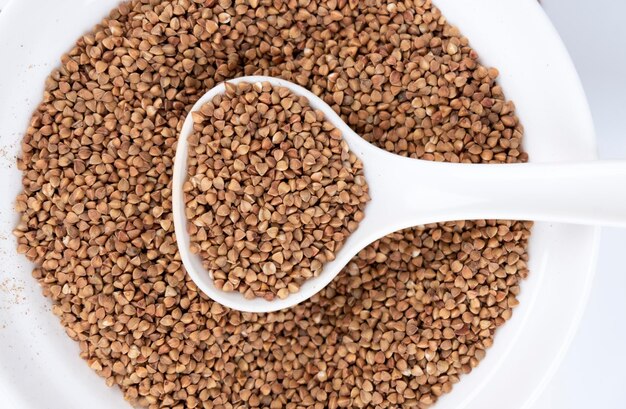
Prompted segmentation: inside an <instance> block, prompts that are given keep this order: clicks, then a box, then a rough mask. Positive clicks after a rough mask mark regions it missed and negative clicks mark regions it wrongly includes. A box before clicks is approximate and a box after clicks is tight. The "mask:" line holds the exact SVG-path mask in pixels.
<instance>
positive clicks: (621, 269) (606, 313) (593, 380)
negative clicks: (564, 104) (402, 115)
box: [0, 0, 626, 409]
mask: <svg viewBox="0 0 626 409" xmlns="http://www.w3.org/2000/svg"><path fill="white" fill-rule="evenodd" d="M8 1H9V0H0V8H2V6H3V5H4V4H6V3H7V2H8ZM517 1H521V0H517ZM543 4H544V7H545V9H546V12H547V13H548V15H549V16H550V18H551V19H552V21H553V23H554V25H555V26H556V28H557V30H558V31H559V33H560V34H561V36H562V38H563V40H564V42H565V44H566V46H567V48H568V50H569V52H570V54H571V55H572V58H573V60H574V63H575V65H576V68H577V69H578V72H579V74H580V76H581V79H582V82H583V85H584V87H585V91H586V92H587V96H588V98H589V103H590V105H591V110H592V113H593V116H594V121H595V124H596V131H597V134H598V151H599V154H600V157H601V158H603V159H626V127H625V126H624V121H625V120H626V1H624V0H595V1H594V2H590V1H589V0H543ZM555 103H558V101H555ZM616 188H626V186H619V187H618V186H616ZM625 254H626V230H623V229H604V230H603V232H602V243H601V248H600V254H599V262H598V271H597V276H596V280H595V282H594V287H593V290H592V293H591V298H590V301H589V304H588V307H587V310H586V312H585V315H584V317H583V321H582V324H581V326H580V329H579V331H578V333H577V335H576V337H575V339H574V342H573V344H572V346H571V347H570V349H569V351H568V353H567V356H566V357H565V360H564V362H563V364H562V365H561V367H560V368H559V370H558V372H557V374H556V375H555V377H554V379H553V380H552V381H551V383H550V385H549V386H548V387H547V388H546V390H545V392H544V393H543V394H542V395H541V397H540V398H539V400H538V401H537V402H536V403H535V405H533V406H532V408H529V409H583V408H584V409H587V408H598V409H624V408H625V407H626V369H625V368H626V318H625V317H624V313H626V261H625V260H626V259H625V258H624V255H625ZM520 376H533V374H523V373H520ZM511 382H515V380H514V379H511Z"/></svg>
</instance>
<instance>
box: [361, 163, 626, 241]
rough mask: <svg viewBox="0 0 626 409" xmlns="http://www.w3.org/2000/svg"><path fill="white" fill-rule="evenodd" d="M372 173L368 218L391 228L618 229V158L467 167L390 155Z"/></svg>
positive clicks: (621, 205)
mask: <svg viewBox="0 0 626 409" xmlns="http://www.w3.org/2000/svg"><path fill="white" fill-rule="evenodd" d="M374 173H376V172H374ZM366 176H367V177H368V180H369V175H366ZM378 177H380V178H381V179H385V180H384V181H383V180H376V182H375V183H374V184H370V186H373V187H374V190H373V191H372V192H371V194H372V198H373V199H374V200H373V201H372V205H373V206H372V209H371V212H370V214H368V217H370V215H371V216H374V214H372V213H378V217H379V220H381V222H382V220H384V222H385V223H387V224H388V225H389V226H390V228H392V229H393V230H396V229H398V228H404V227H409V226H415V225H420V224H426V223H432V222H443V221H453V220H472V219H511V220H534V221H547V222H564V223H575V224H590V225H604V226H619V227H626V161H597V162H583V163H561V164H537V163H525V164H504V165H469V164H450V163H435V162H426V161H419V160H412V159H404V158H403V160H399V158H398V159H395V160H393V164H391V163H390V167H389V169H388V171H385V172H378V175H376V176H374V178H378ZM381 182H382V183H381ZM375 195H381V196H380V197H385V198H386V199H385V200H381V201H377V200H375ZM383 195H384V196H383ZM368 210H369V209H368ZM403 220H404V222H403ZM393 230H391V231H393Z"/></svg>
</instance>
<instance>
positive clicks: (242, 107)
mask: <svg viewBox="0 0 626 409" xmlns="http://www.w3.org/2000/svg"><path fill="white" fill-rule="evenodd" d="M192 117H193V121H194V129H193V133H192V134H191V136H190V137H189V139H188V144H189V148H188V150H189V158H188V160H187V181H186V182H185V184H184V186H183V191H184V200H185V213H186V217H187V220H188V221H189V223H188V231H189V235H190V241H191V251H192V253H195V254H199V255H200V256H201V260H202V264H203V265H204V267H205V268H206V269H207V270H208V271H209V273H210V275H211V278H212V279H213V280H214V283H215V286H216V287H217V288H219V289H222V290H224V291H239V292H240V293H242V294H243V295H244V296H245V297H246V298H248V299H252V298H256V297H263V298H265V299H266V300H269V301H271V300H273V299H274V298H275V297H276V296H277V297H278V298H281V299H284V298H287V297H288V296H289V294H292V293H295V292H297V291H298V290H299V289H300V286H301V285H302V283H303V282H304V281H306V280H307V279H309V278H311V277H316V276H318V275H319V274H320V272H321V270H322V267H323V265H324V263H326V262H327V261H332V260H334V259H335V253H336V252H337V251H339V250H340V249H341V247H342V246H343V243H344V242H345V240H346V239H347V237H348V236H349V235H350V233H352V232H353V231H355V230H356V228H357V227H358V225H359V222H360V221H361V220H363V217H364V215H363V208H364V207H365V204H366V203H367V202H368V201H369V195H368V187H367V184H366V182H365V177H364V176H363V164H362V163H361V161H360V160H359V159H358V158H357V157H356V155H354V154H353V153H352V152H350V151H349V149H348V144H347V143H346V142H345V141H344V140H343V137H342V134H341V131H339V130H338V129H337V128H335V126H334V125H333V124H331V123H330V122H328V121H327V120H326V119H325V118H324V114H323V113H322V112H321V111H317V110H314V109H313V108H311V107H310V106H309V102H308V101H307V100H306V98H304V97H297V96H295V95H294V94H293V93H292V92H291V91H289V89H287V88H284V87H273V86H272V85H271V84H270V83H269V82H263V83H261V82H259V83H254V84H250V83H242V82H240V83H238V84H236V85H234V84H230V83H226V84H225V93H224V94H222V95H217V96H216V97H214V98H213V99H212V100H211V101H209V102H207V103H206V104H204V105H202V107H201V108H200V110H198V111H196V112H192Z"/></svg>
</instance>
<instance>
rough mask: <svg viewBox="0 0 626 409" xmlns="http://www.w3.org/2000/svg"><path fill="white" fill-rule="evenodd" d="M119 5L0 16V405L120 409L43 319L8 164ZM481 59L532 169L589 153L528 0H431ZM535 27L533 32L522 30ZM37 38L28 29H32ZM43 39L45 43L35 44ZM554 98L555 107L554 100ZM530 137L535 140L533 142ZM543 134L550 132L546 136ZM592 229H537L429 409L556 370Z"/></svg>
mask: <svg viewBox="0 0 626 409" xmlns="http://www.w3.org/2000/svg"><path fill="white" fill-rule="evenodd" d="M116 3H117V0H98V1H93V0H57V1H54V2H50V1H44V0H19V1H13V2H12V3H9V5H8V6H7V7H6V8H5V9H4V10H3V11H2V13H1V14H0V55H2V58H3V60H2V64H0V163H1V165H0V181H1V182H0V183H2V187H3V189H2V192H3V193H4V199H3V200H2V201H0V237H1V238H2V240H1V241H0V254H2V255H3V256H4V262H3V265H2V268H1V269H0V284H2V286H1V288H2V289H1V290H0V396H1V397H2V401H0V407H2V408H4V407H6V408H18V409H21V408H37V409H39V408H51V409H57V408H59V409H60V408H69V409H73V408H77V409H78V408H85V407H89V408H93V409H100V408H108V409H110V408H125V407H128V405H127V404H126V403H124V401H123V399H122V398H121V395H120V393H119V392H118V391H115V390H111V389H109V388H107V387H106V386H105V385H104V382H103V380H102V379H99V378H98V377H97V375H95V374H94V373H93V372H92V371H91V370H89V369H88V367H87V365H86V364H85V363H84V362H82V361H81V360H80V358H78V347H77V345H75V344H74V343H73V341H71V340H69V338H68V337H67V336H65V335H64V333H63V330H62V328H61V327H60V325H59V324H58V322H57V320H56V318H55V317H54V316H53V315H52V314H51V313H50V311H49V310H50V309H49V305H48V301H47V300H45V299H44V298H43V297H42V296H41V295H40V291H39V289H38V286H37V284H36V283H35V282H34V280H33V279H32V278H30V269H31V266H30V265H29V264H28V263H27V262H26V261H25V260H24V259H23V258H22V257H19V256H17V255H16V254H15V250H14V248H15V241H14V239H13V238H12V236H11V233H10V232H11V229H12V227H13V225H14V223H15V220H16V218H15V215H14V213H13V211H12V202H13V197H14V195H15V194H16V193H17V192H18V191H19V177H20V175H19V172H18V171H17V170H16V169H15V165H14V157H15V155H16V154H17V152H18V149H19V140H20V138H21V134H22V132H23V130H24V129H25V127H26V124H27V122H28V118H29V115H30V112H32V110H33V108H34V106H35V104H36V103H37V102H38V100H39V98H40V96H41V92H42V89H43V80H44V78H45V76H46V75H47V73H48V72H49V71H50V69H52V67H53V66H54V65H56V64H57V62H58V60H59V57H60V55H61V54H62V52H63V51H65V50H67V49H68V48H70V47H71V45H72V43H73V41H74V40H75V39H76V38H77V37H78V35H79V34H80V33H82V32H84V31H85V30H86V29H88V28H89V27H90V26H91V25H92V24H94V23H96V22H97V21H98V20H99V19H100V18H101V17H102V16H104V15H105V14H106V13H107V10H108V9H109V8H111V7H112V6H113V5H115V4H116ZM436 4H437V5H439V6H440V7H441V8H442V10H443V12H444V14H445V15H446V16H447V17H448V19H449V20H450V21H452V22H453V23H454V24H456V25H458V26H459V27H460V28H461V30H462V31H463V32H464V34H465V35H467V36H468V37H469V38H470V40H471V43H472V44H473V46H474V47H475V48H476V49H477V50H478V52H479V53H480V55H481V57H482V59H483V61H485V62H486V63H487V64H490V65H494V66H497V67H498V68H499V69H500V71H501V73H502V75H501V80H500V82H501V84H502V85H503V87H504V90H505V92H506V94H507V96H508V97H509V98H511V99H513V100H514V101H515V102H516V104H517V107H518V113H519V115H520V117H521V119H522V121H523V123H524V125H525V127H526V129H527V131H528V136H527V137H526V140H525V142H526V149H527V150H528V151H529V153H530V156H531V160H532V161H535V162H554V161H569V160H591V159H594V158H595V148H594V135H593V128H592V124H591V120H590V116H589V111H588V107H587V104H586V102H585V99H584V95H583V93H582V90H581V87H580V84H579V82H578V78H577V76H576V73H575V71H574V69H573V67H572V65H571V62H570V60H569V58H568V56H567V53H566V52H565V50H564V48H563V46H562V44H561V42H560V40H559V39H558V36H557V35H556V32H555V31H554V29H553V28H552V26H551V25H550V23H549V22H548V20H547V19H546V17H545V16H544V15H543V12H542V11H541V9H540V8H539V6H538V5H537V4H536V3H535V2H534V1H531V0H473V1H472V2H460V1H458V0H439V1H437V2H436ZM529 27H532V30H530V29H529ZM35 33H36V34H35ZM42 39H45V41H44V40H42ZM555 101H558V103H555ZM533 135H536V136H537V137H536V138H533ZM547 135H549V137H548V136H547ZM596 246H597V229H595V228H589V227H581V226H573V225H562V224H546V223H538V224H537V225H536V226H535V228H534V231H533V236H532V241H531V250H530V254H531V263H530V267H531V276H530V277H529V279H528V280H527V281H526V282H525V283H524V285H523V291H522V295H521V297H520V301H521V304H520V306H519V307H518V308H517V309H516V310H515V313H514V315H513V318H512V319H511V321H510V322H509V323H508V324H507V325H505V326H504V327H503V328H502V329H501V330H500V331H499V332H498V334H497V336H496V342H495V344H494V346H493V347H492V348H491V349H490V350H489V352H488V354H487V357H486V358H485V360H484V361H483V362H482V363H481V365H480V366H479V367H478V368H477V369H476V370H475V371H473V372H472V374H470V375H468V376H466V377H464V378H463V380H462V382H460V383H459V384H457V385H456V386H455V388H454V391H453V393H451V394H449V395H447V396H445V397H443V398H442V399H441V400H440V402H439V403H438V404H437V406H436V407H437V408H441V409H443V408H449V409H451V408H455V409H456V408H482V409H491V408H493V409H496V408H510V409H517V408H527V407H528V406H529V405H530V404H531V402H532V401H533V400H534V399H535V398H536V396H537V394H538V393H539V391H540V390H541V387H542V386H543V385H545V383H546V381H547V379H549V377H550V376H551V375H552V374H553V372H554V370H555V368H556V366H557V364H558V362H559V361H560V359H561V358H562V356H563V354H564V352H565V350H566V346H567V344H568V343H569V341H570V340H571V337H572V335H573V332H574V330H575V328H576V325H577V323H578V321H579V318H580V314H581V311H582V309H583V306H584V303H585V301H586V298H587V295H588V289H589V286H590V282H591V279H592V275H593V267H594V264H595V253H596Z"/></svg>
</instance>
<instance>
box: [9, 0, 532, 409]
mask: <svg viewBox="0 0 626 409" xmlns="http://www.w3.org/2000/svg"><path fill="white" fill-rule="evenodd" d="M244 74H245V75H252V74H264V75H271V76H278V77H283V78H285V79H288V80H291V81H294V82H296V83H299V84H301V85H303V86H305V87H307V88H308V89H310V90H312V91H313V92H314V93H315V94H317V95H319V96H320V97H322V98H323V99H324V100H325V101H327V102H328V103H329V104H331V105H332V107H333V108H334V109H335V110H336V111H337V112H338V113H340V114H341V116H342V117H343V118H344V120H345V121H346V122H347V123H348V124H349V125H350V126H352V128H353V129H354V130H355V131H356V132H358V133H359V134H360V135H362V136H363V137H365V138H367V139H368V140H370V141H371V142H372V143H374V144H376V145H378V146H380V147H383V148H385V149H387V150H389V151H392V152H396V153H398V154H400V155H405V156H411V157H415V158H422V159H427V160H438V161H451V162H458V161H463V162H485V163H487V162H489V163H501V162H507V163H508V162H520V161H525V160H526V159H527V156H526V154H525V153H524V152H523V151H522V149H521V146H520V143H521V138H522V128H521V126H520V125H519V123H518V120H517V117H516V116H515V112H514V106H513V104H512V103H511V102H509V101H507V100H506V99H505V97H504V94H503V92H502V89H501V88H500V87H499V86H498V85H497V84H496V83H495V80H496V76H497V71H496V70H495V69H489V68H486V67H484V66H483V65H481V64H480V63H479V62H478V57H477V54H476V52H475V51H474V50H473V49H472V48H471V47H470V46H469V45H468V40H467V39H466V38H464V37H462V36H461V35H460V33H459V31H458V30H457V29H456V28H454V27H452V26H451V25H449V24H448V23H447V22H446V20H445V18H444V17H443V16H442V15H441V13H440V12H439V10H438V9H437V8H435V7H434V6H432V5H431V3H430V0H410V1H409V0H407V1H400V2H393V1H382V0H360V1H357V0H349V1H346V0H324V1H321V0H285V1H281V0H271V1H270V0H248V1H245V2H244V1H240V0H237V1H233V0H219V1H218V0H196V1H190V0H143V1H139V0H133V1H131V2H130V3H125V4H122V5H120V6H119V8H117V9H115V10H113V11H112V12H111V14H110V15H109V17H107V18H106V19H104V20H103V21H102V23H101V24H100V25H98V26H96V27H95V28H94V29H93V30H92V32H91V33H88V34H86V35H85V36H83V37H81V38H80V39H79V40H78V41H77V43H76V45H75V47H74V48H73V49H72V50H70V51H69V53H68V54H67V55H65V56H64V57H63V58H62V64H61V66H60V67H59V68H58V69H57V70H55V71H54V72H53V73H52V74H51V75H50V77H49V78H48V80H47V81H46V91H45V94H44V97H43V101H42V102H41V104H40V106H39V108H38V109H37V111H36V112H35V113H34V115H33V118H32V121H31V124H30V126H29V127H28V130H27V131H26V135H25V136H24V140H23V145H22V158H21V160H20V162H19V166H20V168H21V169H22V171H23V185H24V191H23V193H22V194H20V195H19V197H18V199H17V209H18V211H19V212H21V221H20V223H19V225H18V226H17V228H16V233H15V234H16V236H17V238H18V246H19V247H18V250H19V251H20V252H21V253H24V254H26V255H27V257H28V258H29V259H30V260H33V261H34V262H36V263H37V264H38V265H39V266H40V267H38V268H36V269H35V270H34V271H33V276H34V277H35V278H36V279H38V280H39V282H40V283H41V285H42V289H43V293H44V295H45V296H46V297H49V298H50V299H51V300H52V302H53V311H54V312H55V313H56V314H57V315H58V316H59V318H60V320H61V323H62V324H63V325H64V326H65V328H66V331H67V333H68V335H69V336H70V337H71V338H72V339H74V340H76V341H77V342H78V343H79V345H80V349H81V356H82V357H83V358H84V359H85V360H86V361H87V362H88V364H89V366H90V367H91V368H93V370H95V371H96V372H97V373H98V374H100V375H101V376H102V377H104V378H105V379H106V382H107V384H108V385H118V386H119V387H120V388H121V389H122V390H123V392H124V395H125V396H126V398H127V399H128V400H129V401H131V402H132V403H134V404H136V405H138V406H142V407H148V408H201V407H202V408H207V409H208V408H217V409H219V408H248V407H250V408H255V407H269V408H272V409H278V408H285V409H287V408H294V409H295V408H316V409H318V408H319V409H322V408H331V409H333V408H339V407H341V408H364V407H368V408H396V407H402V408H416V407H417V408H426V407H429V406H430V405H432V404H433V403H434V402H435V401H436V400H437V399H438V397H439V396H441V395H442V394H444V393H448V392H450V390H451V389H452V387H453V385H454V384H455V383H456V382H458V381H459V380H460V378H461V376H462V375H463V374H466V373H468V372H470V371H471V370H472V368H474V367H476V366H477V365H478V364H479V362H480V360H481V359H482V358H483V357H484V356H485V353H486V351H487V349H488V348H489V347H490V346H491V345H492V343H493V340H494V334H495V333H496V329H497V328H498V327H499V326H501V325H503V324H504V323H505V322H506V321H507V320H508V319H509V318H510V317H511V314H512V309H513V307H514V306H515V305H516V304H517V295H518V293H519V291H520V282H521V281H522V280H523V278H525V277H526V276H527V274H528V270H527V258H528V256H527V252H526V246H527V239H528V237H529V234H530V233H529V229H530V227H531V223H529V222H511V221H473V222H467V221H459V222H454V223H445V224H438V225H429V226H423V227H416V228H413V229H407V230H404V231H402V232H398V233H395V234H392V235H389V236H387V237H385V238H383V239H381V240H379V241H377V242H375V243H374V244H372V245H371V246H369V247H367V248H366V249H364V250H363V251H361V252H360V253H359V254H358V256H356V257H355V258H354V259H353V260H352V262H351V263H349V264H348V266H347V267H346V268H345V269H344V271H343V272H342V273H341V274H339V276H338V277H337V278H336V279H335V280H334V281H333V282H332V283H331V284H330V285H329V286H328V287H327V288H325V289H324V290H323V291H321V292H320V293H319V294H317V295H316V296H314V297H313V298H312V299H311V300H309V301H307V302H305V303H302V304H300V305H298V306H296V307H294V308H291V309H288V310H284V311H281V312H276V313H271V314H263V315H259V314H242V313H239V312H236V311H232V310H228V309H225V308H224V307H222V306H220V305H219V304H217V303H215V302H212V301H210V300H209V299H208V298H207V297H206V296H205V295H203V294H202V293H199V292H198V290H197V288H196V286H195V285H194V284H193V282H191V281H190V279H189V277H188V276H187V274H186V273H185V271H184V270H183V268H182V265H181V261H180V256H179V254H178V249H177V247H176V240H175V237H174V228H173V225H172V203H171V178H172V159H173V157H174V154H175V148H176V141H177V137H178V133H179V131H180V129H181V126H182V123H183V121H184V119H185V116H186V114H187V112H188V110H189V109H190V107H191V106H192V104H193V103H194V102H195V101H196V100H197V99H198V98H199V97H200V96H201V95H202V94H203V93H204V92H205V91H206V90H208V89H210V88H212V87H213V86H214V85H215V84H216V82H220V81H223V80H226V79H229V78H232V77H235V76H240V75H244Z"/></svg>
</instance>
